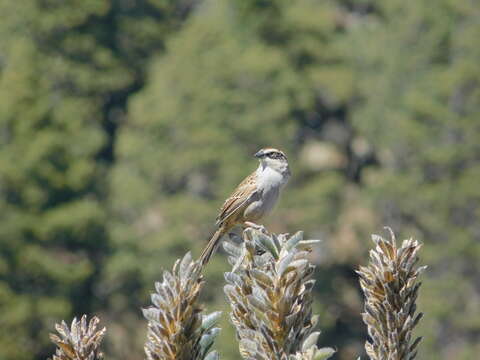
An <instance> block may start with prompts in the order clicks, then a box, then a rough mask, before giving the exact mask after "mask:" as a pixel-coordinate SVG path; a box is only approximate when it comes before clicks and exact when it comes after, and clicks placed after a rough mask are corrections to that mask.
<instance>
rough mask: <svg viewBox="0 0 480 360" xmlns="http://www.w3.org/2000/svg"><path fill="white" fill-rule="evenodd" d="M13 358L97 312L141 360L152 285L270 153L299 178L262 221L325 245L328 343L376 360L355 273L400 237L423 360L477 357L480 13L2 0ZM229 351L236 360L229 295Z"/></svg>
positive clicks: (111, 334) (116, 350)
mask: <svg viewBox="0 0 480 360" xmlns="http://www.w3.org/2000/svg"><path fill="white" fill-rule="evenodd" d="M0 14H1V21H0V359H5V360H10V359H15V360H34V359H35V360H36V359H44V358H46V357H47V356H49V355H50V354H51V352H52V351H53V345H50V344H49V342H48V332H49V331H51V330H53V325H54V323H55V322H58V321H59V320H61V319H66V320H70V319H71V318H72V317H73V316H74V315H79V314H82V313H88V314H97V315H99V316H100V317H101V318H102V323H103V324H104V325H106V326H107V328H108V333H107V339H106V344H105V350H106V352H107V354H108V357H109V358H111V359H130V360H139V359H142V358H143V350H142V343H143V341H144V335H145V332H146V331H145V330H146V322H145V321H143V320H142V318H141V312H140V307H142V306H147V305H148V302H149V297H148V296H149V293H150V292H151V291H152V289H153V282H154V281H155V280H157V279H159V277H160V275H161V272H162V270H163V269H168V268H171V266H172V264H173V262H174V259H175V258H177V257H179V256H182V255H183V254H184V253H185V251H187V249H192V251H193V253H194V254H195V255H198V254H199V252H200V249H201V247H202V246H203V245H204V244H205V242H206V240H207V238H208V236H209V235H210V233H211V232H212V231H213V230H214V225H213V223H214V219H215V216H216V213H217V209H218V208H219V206H220V205H221V203H222V202H223V200H224V198H225V197H226V196H227V195H228V194H229V193H230V191H231V190H233V188H234V187H235V186H236V184H237V183H238V182H239V181H241V180H242V179H243V177H244V176H246V175H247V174H248V173H249V172H250V171H252V170H253V169H254V168H255V167H256V160H255V159H254V158H253V157H252V154H253V153H254V152H255V151H256V150H258V148H260V147H263V146H275V147H278V148H281V149H283V150H284V151H286V152H287V154H288V156H289V160H290V162H291V166H292V171H293V177H292V179H291V182H290V184H289V185H288V188H287V189H286V191H285V192H284V195H283V197H282V199H281V201H280V203H279V205H278V206H277V209H276V211H275V212H274V214H273V215H272V216H270V217H269V218H267V219H266V220H265V225H266V226H267V227H268V228H269V229H270V230H272V231H276V232H294V231H296V230H299V229H303V230H304V231H305V233H306V237H308V238H321V239H324V242H323V244H322V246H321V248H320V249H319V250H318V251H315V253H314V254H313V261H315V262H316V263H317V264H318V271H317V276H316V277H317V285H316V302H315V310H316V311H317V312H318V313H320V315H321V320H320V326H321V329H322V330H323V333H322V335H321V336H320V341H321V343H320V345H321V346H333V347H335V348H337V349H338V353H337V355H336V359H339V360H346V359H353V358H356V357H357V356H358V355H362V356H365V355H364V352H363V343H364V341H365V339H366V330H365V327H364V326H363V324H362V323H361V317H360V315H359V313H360V312H361V310H362V298H361V294H360V291H359V286H358V284H357V278H356V275H355V274H354V269H355V268H356V267H357V266H358V265H359V264H365V263H366V262H367V255H368V254H367V252H368V248H369V247H370V245H371V241H370V239H369V234H370V233H372V232H377V233H378V232H382V226H383V225H390V226H391V227H392V228H393V229H394V231H396V232H397V233H398V234H399V237H400V238H403V237H407V236H415V237H417V238H418V239H419V240H421V241H422V242H424V243H425V246H424V248H423V250H422V252H421V256H422V263H424V264H428V265H429V270H428V271H427V272H426V274H425V276H424V277H423V281H424V284H423V287H422V289H421V292H420V299H419V303H418V305H419V307H420V310H422V311H424V312H425V318H424V320H423V321H422V323H421V325H420V327H419V328H418V330H417V334H418V335H422V336H424V342H423V344H422V346H421V347H420V353H419V358H420V359H424V360H433V359H456V360H464V359H465V360H467V359H469V360H470V359H474V358H478V353H479V352H480V241H479V240H480V222H479V221H478V216H479V211H480V186H479V181H480V161H479V160H480V65H479V64H480V46H479V39H480V3H479V2H477V1H474V0H438V1H435V2H432V1H427V0H417V1H404V0H390V1H381V0H337V1H333V0H322V1H320V0H319V1H314V0H297V1H290V0H223V1H221V0H218V1H214V0H203V1H202V0H70V1H64V0H17V1H13V0H0ZM226 269H227V262H226V258H225V256H224V255H223V254H219V255H217V256H216V257H215V258H214V260H213V261H212V263H211V264H210V265H209V267H208V269H207V272H206V278H207V280H208V282H207V286H206V288H205V291H204V296H203V299H202V300H203V301H204V303H205V307H206V308H207V309H208V310H209V311H213V310H215V309H223V310H224V311H225V313H224V316H223V318H224V320H223V321H222V324H221V325H222V328H223V330H222V333H221V336H220V338H219V340H218V342H217V344H216V348H217V349H219V350H220V353H221V357H222V359H225V360H233V359H240V355H239V354H238V350H237V344H236V342H235V340H234V332H233V329H232V326H231V325H230V324H229V323H228V320H227V312H228V305H227V304H226V301H225V298H224V296H223V294H222V291H221V289H222V286H223V275H222V273H223V271H225V270H226Z"/></svg>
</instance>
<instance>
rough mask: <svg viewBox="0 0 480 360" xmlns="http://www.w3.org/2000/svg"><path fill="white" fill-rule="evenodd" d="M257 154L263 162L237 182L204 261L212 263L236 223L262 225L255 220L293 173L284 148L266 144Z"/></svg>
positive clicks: (205, 250)
mask: <svg viewBox="0 0 480 360" xmlns="http://www.w3.org/2000/svg"><path fill="white" fill-rule="evenodd" d="M255 157H256V158H258V159H259V162H260V164H259V165H258V168H257V169H256V170H255V171H254V172H253V173H252V174H250V175H249V176H247V177H246V178H245V179H244V180H243V181H242V182H241V183H240V185H238V186H237V188H236V189H235V191H234V192H233V193H232V195H230V197H229V198H228V199H227V200H225V202H224V204H223V206H222V208H221V209H220V213H219V214H218V216H217V223H216V225H217V226H218V229H217V231H215V233H214V234H213V236H212V238H211V239H210V241H209V242H208V244H207V246H206V247H205V249H204V250H203V251H202V254H201V255H200V261H201V263H202V265H205V264H206V263H208V261H209V260H210V257H211V256H212V255H213V253H214V252H215V251H216V249H217V247H218V245H219V243H220V240H221V238H222V236H223V235H224V234H225V233H227V232H228V231H229V230H230V229H231V228H232V227H234V226H235V225H237V224H241V225H244V226H254V227H259V226H258V225H256V224H255V223H254V222H255V221H257V220H259V219H261V218H262V217H263V216H264V215H266V214H267V213H269V212H270V211H271V210H272V208H273V206H274V205H275V203H276V202H277V199H278V196H279V195H280V191H281V190H282V188H283V186H284V185H285V184H286V183H287V181H288V179H289V177H290V168H289V167H288V161H287V157H286V156H285V154H284V153H283V152H282V151H280V150H277V149H273V148H265V149H261V150H260V151H258V152H257V153H256V154H255Z"/></svg>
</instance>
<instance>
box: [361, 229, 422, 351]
mask: <svg viewBox="0 0 480 360" xmlns="http://www.w3.org/2000/svg"><path fill="white" fill-rule="evenodd" d="M386 229H387V230H388V231H389V233H390V239H385V238H383V237H381V236H378V235H372V240H373V241H374V243H375V248H374V249H372V250H370V263H369V264H368V266H367V267H364V266H360V268H359V270H358V271H357V274H358V275H359V277H360V286H361V287H362V290H363V293H364V295H365V312H364V313H363V314H362V316H363V321H364V322H365V324H366V325H367V328H368V334H369V336H370V341H367V342H366V343H365V350H366V352H367V355H368V357H369V358H370V359H371V360H413V359H415V357H416V355H417V346H418V344H419V343H420V340H421V338H420V337H417V338H416V339H413V329H414V327H415V326H416V325H417V324H418V322H419V320H420V319H421V317H422V316H423V314H422V313H416V304H415V302H416V299H417V295H418V289H419V288H420V284H421V283H420V282H418V281H417V277H418V276H419V275H420V274H421V273H422V272H423V271H424V270H425V269H426V266H421V267H417V266H416V263H417V262H418V256H417V253H418V251H419V250H420V248H421V247H422V244H420V243H419V242H418V241H417V240H413V239H409V240H404V241H403V243H402V246H401V247H400V248H397V243H396V239H395V235H394V233H393V231H392V230H391V229H390V228H386Z"/></svg>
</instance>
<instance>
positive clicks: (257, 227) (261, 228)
mask: <svg viewBox="0 0 480 360" xmlns="http://www.w3.org/2000/svg"><path fill="white" fill-rule="evenodd" d="M244 225H245V226H246V227H251V228H252V229H255V230H258V231H260V232H262V233H264V234H266V233H267V229H266V228H265V226H263V225H259V224H255V223H254V222H251V221H245V222H244Z"/></svg>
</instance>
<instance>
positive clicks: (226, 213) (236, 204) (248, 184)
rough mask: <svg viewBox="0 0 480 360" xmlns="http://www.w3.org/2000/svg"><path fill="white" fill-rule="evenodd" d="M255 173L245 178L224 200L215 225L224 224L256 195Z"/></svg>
mask: <svg viewBox="0 0 480 360" xmlns="http://www.w3.org/2000/svg"><path fill="white" fill-rule="evenodd" d="M256 192H257V186H256V173H255V172H253V173H252V174H250V175H249V176H247V177H246V178H245V179H244V180H243V181H242V182H241V183H240V185H238V186H237V188H236V189H235V191H234V192H233V193H232V195H230V197H229V198H228V199H227V200H225V202H224V203H223V206H222V208H221V209H220V213H219V214H218V216H217V225H221V224H222V223H224V222H225V221H226V220H227V219H228V218H229V217H231V216H232V215H233V214H235V213H236V212H237V211H238V210H239V209H241V208H242V207H244V206H245V205H246V204H248V202H249V200H250V199H251V198H252V197H253V196H254V195H255V194H256Z"/></svg>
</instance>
